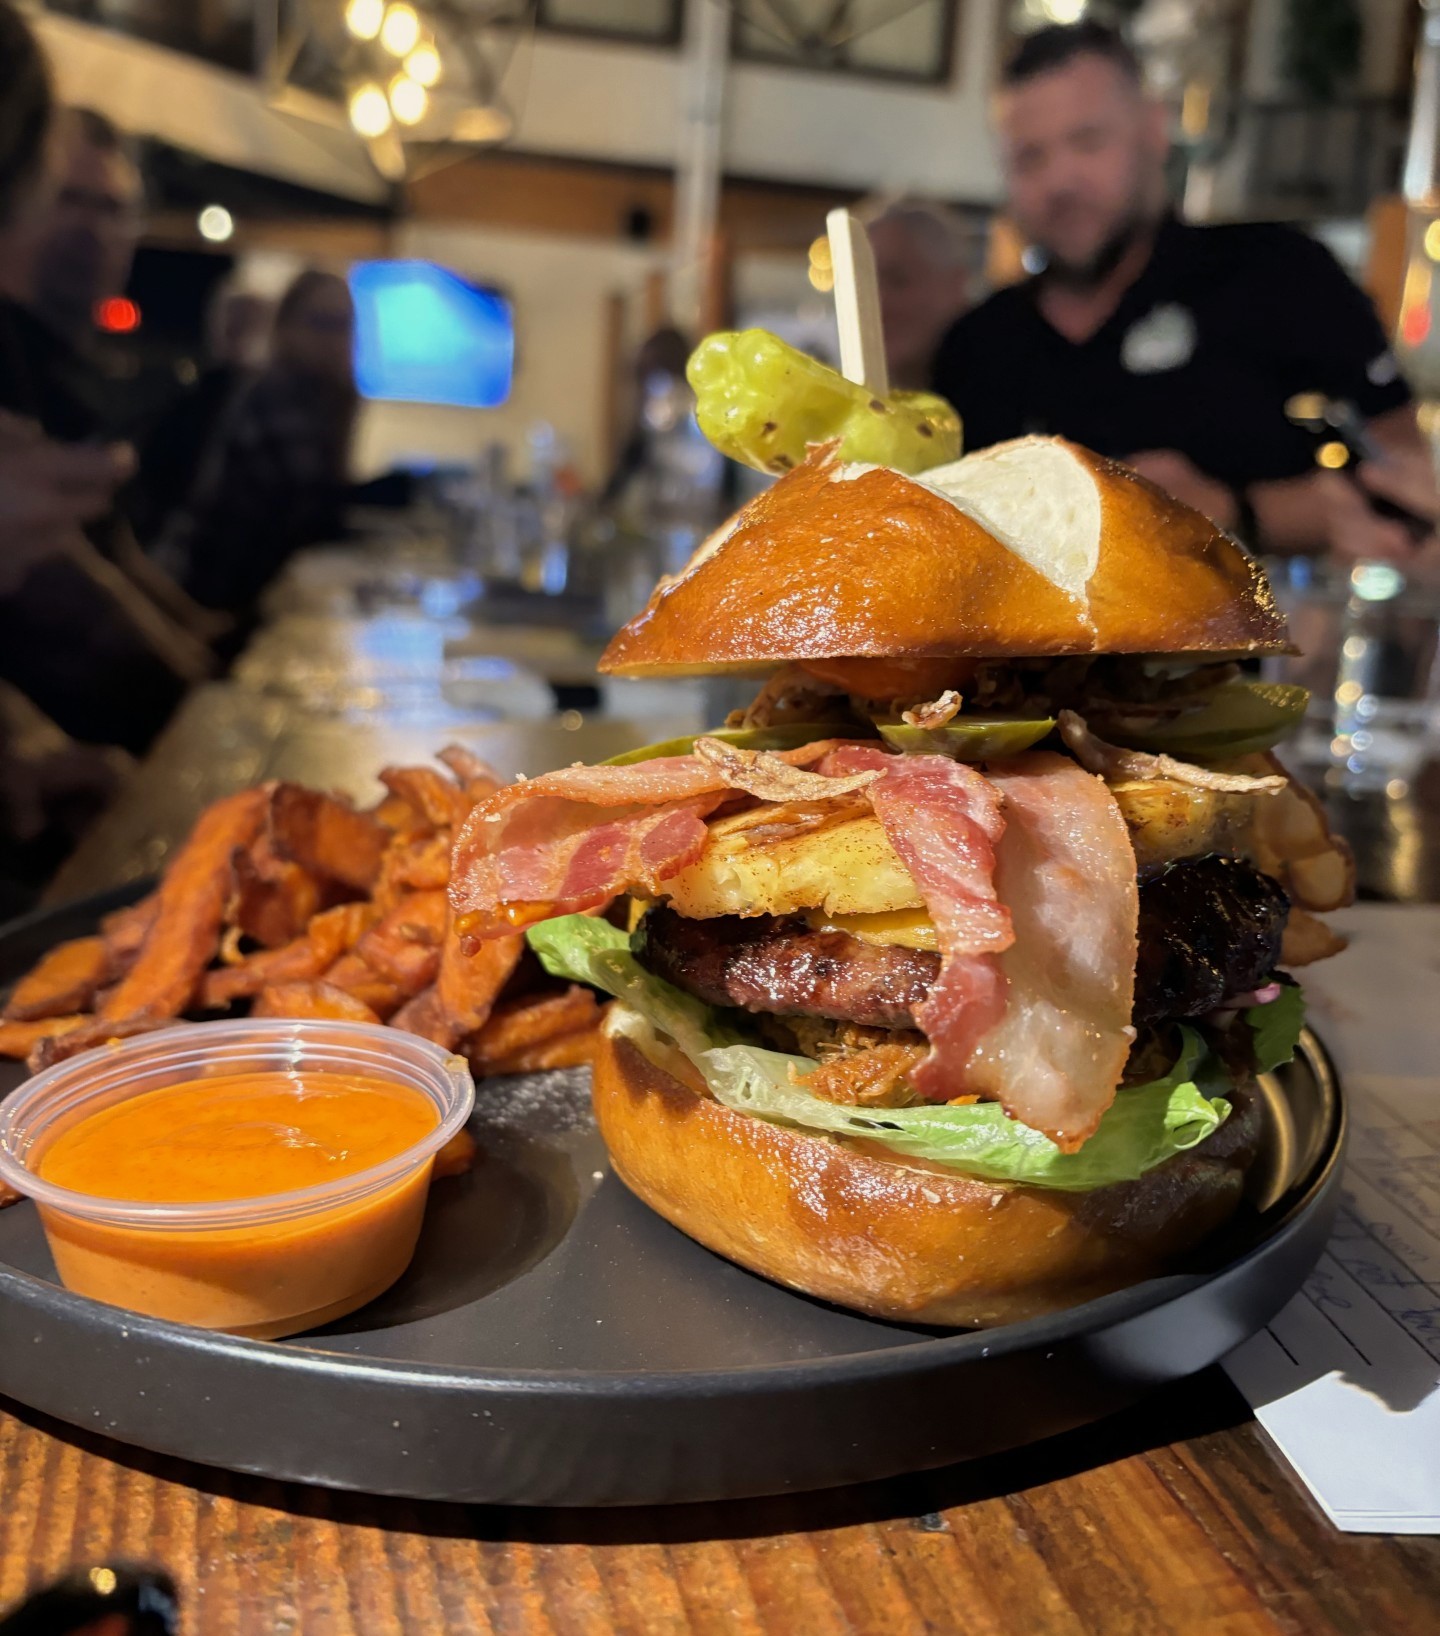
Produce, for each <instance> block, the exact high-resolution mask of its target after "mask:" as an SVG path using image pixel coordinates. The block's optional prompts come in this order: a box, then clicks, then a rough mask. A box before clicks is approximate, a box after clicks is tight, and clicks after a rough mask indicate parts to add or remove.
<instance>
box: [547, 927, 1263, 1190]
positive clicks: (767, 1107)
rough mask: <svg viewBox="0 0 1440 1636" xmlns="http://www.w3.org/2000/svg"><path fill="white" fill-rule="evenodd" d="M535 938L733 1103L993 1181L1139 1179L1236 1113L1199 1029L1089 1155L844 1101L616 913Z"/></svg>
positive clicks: (981, 1113)
mask: <svg viewBox="0 0 1440 1636" xmlns="http://www.w3.org/2000/svg"><path fill="white" fill-rule="evenodd" d="M526 936H527V937H528V938H529V940H530V946H531V947H532V948H533V949H534V950H535V952H536V953H537V954H538V955H539V957H540V960H541V963H542V964H543V965H544V967H545V969H546V970H547V971H548V972H550V973H551V975H552V976H556V977H565V978H568V979H569V980H570V981H572V982H580V983H591V984H593V985H594V986H595V987H596V988H599V989H603V990H604V991H605V993H607V994H612V995H614V996H615V998H616V999H618V1000H620V1001H622V1002H623V1003H624V1004H625V1005H626V1006H628V1007H629V1008H630V1009H631V1010H632V1011H634V1012H636V1013H637V1014H638V1015H639V1016H640V1017H641V1018H643V1019H644V1021H645V1022H646V1023H648V1024H649V1025H650V1026H651V1027H652V1028H653V1029H654V1030H656V1032H658V1033H659V1034H661V1035H662V1036H663V1037H665V1038H666V1039H668V1040H669V1041H671V1042H672V1043H673V1044H674V1045H675V1046H676V1047H677V1048H678V1049H679V1050H681V1051H683V1052H684V1054H685V1055H686V1056H687V1057H688V1058H689V1059H690V1061H691V1062H693V1063H694V1064H695V1066H696V1068H697V1069H698V1070H699V1071H700V1073H701V1075H702V1076H703V1078H704V1080H705V1083H706V1084H707V1085H708V1086H709V1088H710V1091H711V1093H712V1094H713V1095H714V1097H715V1099H716V1100H717V1101H719V1102H722V1103H724V1105H725V1106H726V1107H728V1108H733V1109H734V1110H735V1111H736V1112H738V1113H747V1114H752V1115H754V1116H756V1117H758V1118H761V1119H770V1120H774V1121H776V1122H777V1123H780V1124H786V1125H792V1126H795V1127H797V1128H799V1129H801V1130H808V1131H815V1132H817V1133H824V1134H827V1135H833V1136H848V1137H854V1138H864V1139H866V1140H868V1141H871V1142H877V1143H880V1144H881V1145H883V1146H885V1147H888V1148H891V1149H893V1150H894V1151H895V1152H896V1153H902V1154H905V1155H907V1156H908V1157H910V1158H915V1159H927V1160H930V1161H932V1162H934V1163H938V1164H943V1165H946V1166H948V1167H950V1168H952V1169H954V1170H957V1171H961V1172H963V1173H965V1174H966V1175H970V1176H978V1177H982V1178H984V1179H986V1180H988V1181H1011V1182H1024V1183H1026V1184H1027V1185H1028V1186H1031V1187H1051V1188H1057V1189H1063V1190H1067V1191H1086V1190H1089V1189H1091V1188H1096V1187H1104V1186H1106V1185H1108V1184H1110V1183H1112V1182H1122V1181H1133V1180H1135V1179H1136V1177H1138V1176H1142V1175H1144V1173H1145V1172H1146V1171H1147V1170H1152V1169H1154V1167H1155V1166H1156V1165H1160V1164H1163V1163H1164V1162H1165V1161H1166V1160H1167V1159H1169V1158H1172V1157H1173V1156H1174V1155H1175V1154H1177V1153H1183V1152H1184V1151H1186V1150H1187V1149H1188V1148H1192V1147H1195V1146H1196V1145H1197V1144H1199V1143H1200V1142H1203V1141H1204V1140H1205V1138H1206V1137H1207V1136H1209V1135H1210V1134H1211V1132H1212V1131H1214V1130H1216V1129H1217V1128H1218V1127H1219V1126H1220V1124H1221V1123H1222V1122H1223V1120H1224V1119H1225V1118H1226V1116H1227V1115H1228V1114H1229V1112H1230V1108H1229V1104H1228V1103H1227V1102H1225V1101H1224V1100H1223V1099H1221V1098H1219V1097H1214V1096H1209V1095H1206V1094H1205V1093H1206V1090H1207V1089H1209V1088H1210V1086H1211V1085H1217V1086H1218V1085H1219V1084H1220V1083H1221V1082H1222V1081H1221V1076H1220V1071H1219V1069H1218V1064H1216V1063H1215V1062H1214V1060H1213V1059H1212V1058H1211V1057H1210V1054H1209V1052H1208V1051H1207V1049H1206V1046H1205V1042H1204V1041H1203V1039H1202V1038H1201V1037H1200V1035H1199V1034H1197V1033H1196V1032H1195V1031H1194V1030H1193V1029H1189V1028H1182V1029H1181V1030H1180V1035H1181V1041H1182V1045H1181V1051H1180V1056H1179V1058H1178V1060H1177V1061H1176V1063H1175V1066H1174V1067H1173V1068H1172V1069H1171V1070H1170V1072H1169V1073H1168V1074H1167V1075H1166V1076H1165V1077H1164V1078H1163V1079H1157V1080H1154V1081H1152V1082H1151V1083H1150V1084H1148V1085H1137V1086H1132V1087H1129V1088H1127V1089H1123V1090H1121V1091H1120V1092H1118V1094H1117V1095H1116V1098H1115V1101H1114V1102H1113V1103H1112V1105H1111V1106H1110V1108H1109V1109H1108V1110H1107V1111H1106V1113H1105V1116H1104V1118H1103V1119H1102V1120H1101V1121H1100V1125H1099V1128H1098V1129H1097V1130H1096V1132H1095V1134H1094V1135H1093V1136H1091V1137H1090V1139H1089V1140H1088V1141H1087V1142H1086V1143H1085V1145H1084V1147H1082V1148H1081V1149H1080V1151H1079V1152H1078V1153H1062V1152H1061V1151H1060V1149H1059V1148H1058V1147H1056V1145H1055V1144H1054V1142H1052V1141H1051V1140H1050V1138H1049V1137H1048V1136H1045V1135H1043V1134H1042V1133H1041V1132H1040V1131H1037V1130H1032V1129H1031V1128H1030V1127H1029V1126H1028V1125H1022V1124H1021V1123H1020V1122H1019V1121H1018V1120H1015V1119H1011V1118H1010V1117H1009V1116H1008V1115H1007V1114H1006V1113H1005V1112H1004V1110H1003V1109H1002V1108H1001V1107H1000V1106H999V1104H998V1103H994V1102H976V1103H970V1104H968V1105H965V1106H961V1107H952V1106H950V1105H948V1104H929V1105H926V1106H923V1107H915V1108H851V1107H842V1106H840V1105H839V1104H837V1103H834V1102H829V1101H827V1100H826V1099H825V1098H824V1097H819V1096H815V1095H813V1094H812V1093H811V1092H809V1091H807V1090H806V1089H805V1085H804V1080H805V1077H806V1075H808V1074H810V1073H811V1072H812V1071H813V1070H814V1069H815V1067H816V1063H815V1062H814V1061H813V1059H811V1058H810V1057H804V1056H793V1055H790V1054H788V1053H786V1052H783V1051H771V1050H767V1049H766V1048H765V1047H763V1046H759V1045H756V1044H754V1043H752V1042H751V1041H749V1040H747V1039H746V1037H745V1036H744V1035H743V1034H742V1033H741V1032H740V1031H739V1030H737V1029H736V1028H735V1027H734V1026H733V1025H732V1024H731V1023H730V1022H729V1021H727V1020H726V1018H725V1017H724V1016H723V1014H722V1013H720V1012H717V1011H716V1010H715V1009H714V1008H713V1007H711V1006H707V1005H705V1004H704V1003H703V1001H700V1000H697V999H695V997H694V996H693V995H689V994H686V993H684V992H683V991H682V990H680V989H678V988H676V987H675V986H674V985H673V984H671V983H667V982H665V981H664V980H663V979H661V978H659V977H655V976H652V974H651V973H650V972H648V971H646V970H645V968H644V967H643V966H641V965H640V963H639V962H638V961H637V960H636V959H635V958H634V956H633V955H632V954H631V953H630V940H629V938H628V937H627V936H626V934H625V933H624V932H622V931H620V930H618V928H616V927H614V926H611V925H609V924H608V923H607V922H605V921H602V920H595V919H593V918H591V917H588V916H585V915H567V916H563V917H561V918H559V919H556V920H547V921H544V922H542V923H541V924H540V925H538V926H533V927H531V928H530V930H529V931H528V932H527V933H526ZM1272 1003H1278V1002H1272ZM1256 1009H1257V1010H1259V1009H1266V1010H1268V1009H1269V1008H1268V1007H1257V1008H1256Z"/></svg>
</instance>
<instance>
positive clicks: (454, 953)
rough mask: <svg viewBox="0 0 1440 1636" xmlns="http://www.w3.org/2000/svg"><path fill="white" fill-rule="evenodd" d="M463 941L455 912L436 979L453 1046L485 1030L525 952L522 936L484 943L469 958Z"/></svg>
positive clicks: (452, 915) (451, 919)
mask: <svg viewBox="0 0 1440 1636" xmlns="http://www.w3.org/2000/svg"><path fill="white" fill-rule="evenodd" d="M460 941H461V940H460V934H459V932H458V931H457V930H456V927H455V916H454V913H453V911H452V912H451V913H450V914H449V915H448V916H447V918H446V924H445V942H444V945H443V946H442V948H441V950H440V972H439V975H438V976H437V977H436V979H435V993H436V996H437V998H438V1001H439V1005H440V1013H441V1015H442V1016H443V1017H444V1019H445V1023H446V1026H447V1028H448V1030H449V1035H450V1038H449V1044H450V1045H452V1046H453V1045H454V1044H455V1043H456V1041H457V1040H462V1039H464V1038H465V1037H466V1036H467V1035H469V1034H473V1033H475V1032H476V1030H477V1029H479V1028H482V1027H483V1026H484V1024H485V1021H486V1019H487V1018H488V1017H489V1015H490V1013H491V1011H492V1010H493V1008H494V1005H495V1000H496V997H497V996H498V995H499V993H500V990H501V989H502V988H504V986H505V984H506V983H507V982H508V980H509V978H510V974H511V972H513V971H514V970H515V967H516V964H517V963H518V962H519V959H520V956H521V955H522V954H523V953H524V952H525V938H524V936H523V935H522V934H520V933H517V934H516V935H515V936H514V937H497V938H494V939H493V940H492V941H491V942H489V943H482V944H481V945H480V947H479V948H478V949H477V950H476V952H475V953H474V954H466V953H465V952H464V951H463V949H462V948H461V946H460Z"/></svg>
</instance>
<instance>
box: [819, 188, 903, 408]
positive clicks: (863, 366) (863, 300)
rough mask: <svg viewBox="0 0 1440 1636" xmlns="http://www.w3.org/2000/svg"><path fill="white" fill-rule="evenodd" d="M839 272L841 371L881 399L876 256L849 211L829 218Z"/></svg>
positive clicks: (884, 388)
mask: <svg viewBox="0 0 1440 1636" xmlns="http://www.w3.org/2000/svg"><path fill="white" fill-rule="evenodd" d="M825 229H826V232H827V234H828V235H829V238H830V263H831V266H832V267H833V268H834V271H835V317H836V320H837V322H838V323H839V325H840V372H841V373H842V374H843V375H844V377H845V379H846V380H847V381H855V382H856V383H857V384H858V385H860V386H866V387H869V389H870V390H871V391H872V392H873V393H874V394H875V395H876V396H877V397H881V398H883V397H884V396H885V395H886V394H887V393H888V392H889V390H890V372H889V370H888V369H887V368H886V366H885V331H884V328H883V326H882V325H881V322H880V289H879V285H878V284H877V282H876V278H875V253H874V251H873V250H871V248H870V235H869V234H868V233H867V232H866V231H865V227H864V224H863V223H862V222H861V221H860V220H859V218H858V217H856V216H853V215H851V213H850V212H849V211H848V210H844V209H841V210H832V211H831V212H830V214H829V215H828V216H827V217H826V218H825Z"/></svg>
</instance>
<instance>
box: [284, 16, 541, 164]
mask: <svg viewBox="0 0 1440 1636" xmlns="http://www.w3.org/2000/svg"><path fill="white" fill-rule="evenodd" d="M535 4H536V0H300V3H299V4H298V5H292V6H290V7H289V8H285V9H284V10H283V11H282V8H283V6H284V0H277V6H276V13H277V16H276V21H275V24H274V26H273V31H272V41H273V44H272V48H271V50H270V52H269V62H268V65H267V73H266V77H267V80H268V82H269V86H270V92H271V99H272V101H273V102H274V103H275V104H276V105H277V106H280V107H283V108H285V110H286V111H287V112H290V113H298V114H300V115H301V116H302V117H312V118H317V119H322V120H324V121H325V122H326V123H330V124H334V123H339V122H340V121H345V122H348V124H349V125H350V127H351V128H352V129H353V130H354V132H355V134H356V135H357V136H358V137H359V138H360V139H361V140H362V141H363V142H364V143H365V146H366V148H367V150H368V152H369V154H370V159H371V162H372V163H373V164H374V166H375V168H376V170H377V171H379V172H380V174H381V175H382V176H384V177H385V178H386V179H387V180H388V181H392V182H398V181H403V180H404V179H405V178H406V177H407V176H410V175H412V174H413V173H414V171H415V169H416V167H417V164H419V163H420V162H421V161H422V157H433V156H434V155H435V154H436V152H437V150H439V151H442V152H443V151H444V150H449V149H453V148H456V147H465V148H479V147H492V146H494V145H495V144H497V143H499V142H503V141H504V140H505V139H506V138H507V137H508V136H509V135H510V133H511V131H512V130H513V129H514V123H515V116H514V110H513V109H512V108H511V107H510V105H509V103H508V102H507V101H506V99H505V96H504V94H503V91H502V86H503V82H504V80H505V76H506V72H507V70H508V69H509V67H510V62H511V59H512V58H513V56H514V53H515V51H516V49H517V47H518V46H519V44H520V42H521V40H522V39H524V38H525V37H527V36H528V34H529V33H530V32H531V31H532V30H533V27H534V20H535V19H534V14H535ZM446 157H447V158H448V157H449V155H448V154H447V155H446Z"/></svg>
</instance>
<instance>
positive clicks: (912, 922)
mask: <svg viewBox="0 0 1440 1636" xmlns="http://www.w3.org/2000/svg"><path fill="white" fill-rule="evenodd" d="M805 918H806V920H808V921H809V923H810V924H811V925H812V926H813V927H814V928H815V930H816V931H817V932H844V933H846V935H847V936H849V937H855V938H859V940H860V941H861V942H862V943H878V944H881V945H882V946H886V947H893V946H896V945H898V946H899V947H900V948H902V949H936V950H938V949H939V947H940V944H939V942H938V941H937V940H936V936H935V923H934V922H933V921H932V920H931V919H930V916H929V915H928V914H926V912H925V911H924V910H923V909H891V910H889V911H887V912H886V913H884V914H878V915H827V914H825V913H824V912H823V911H822V910H819V909H812V910H811V911H810V913H809V914H807V915H806V916H805Z"/></svg>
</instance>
